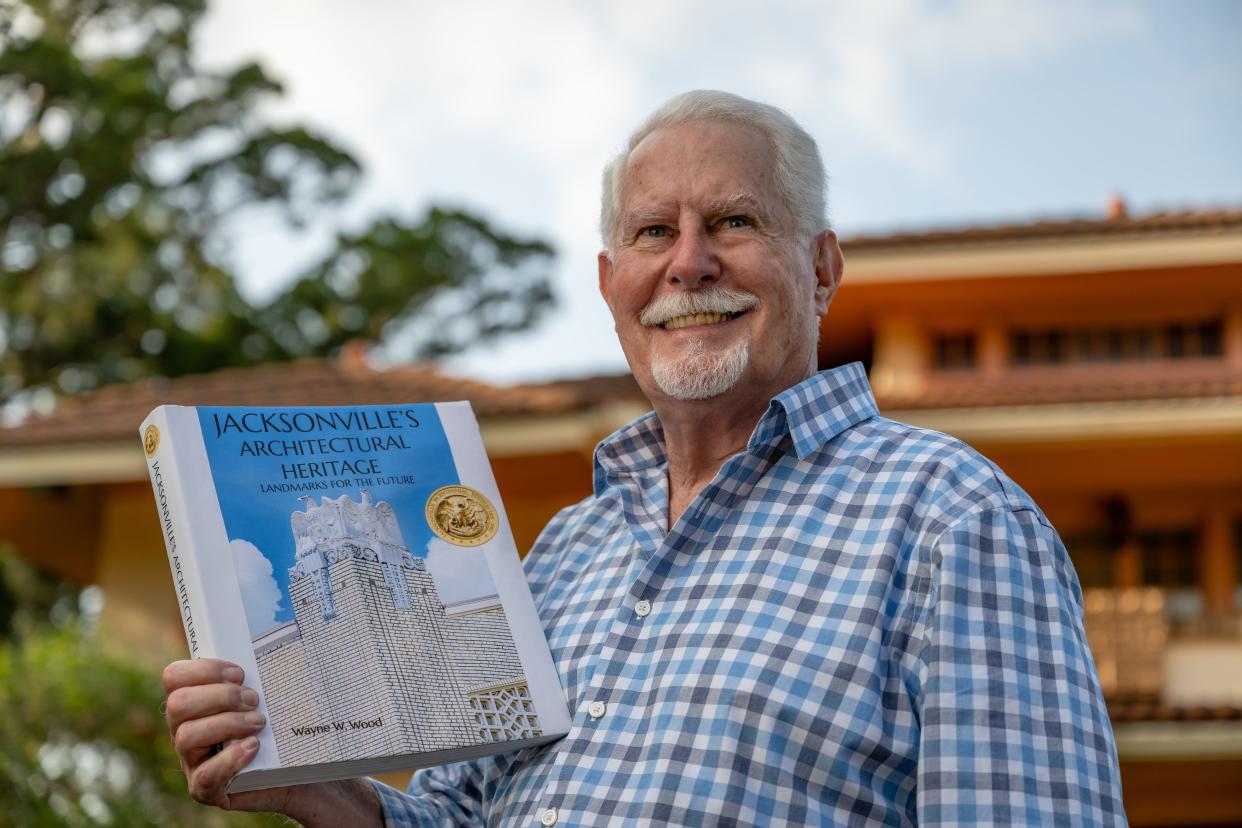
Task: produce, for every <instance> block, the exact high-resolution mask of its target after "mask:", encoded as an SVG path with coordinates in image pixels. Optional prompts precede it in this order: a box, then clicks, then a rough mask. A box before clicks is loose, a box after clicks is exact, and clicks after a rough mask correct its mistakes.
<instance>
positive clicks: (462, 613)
mask: <svg viewBox="0 0 1242 828" xmlns="http://www.w3.org/2000/svg"><path fill="white" fill-rule="evenodd" d="M299 499H300V500H301V501H302V502H303V503H304V505H305V509H304V511H303V510H299V511H294V512H293V513H292V514H291V516H290V525H291V529H292V532H293V538H294V542H295V544H296V564H295V565H294V566H292V567H290V568H289V570H288V572H289V583H288V597H289V600H290V602H291V606H292V609H293V614H294V618H293V620H291V621H286V622H285V623H283V624H280V625H278V626H276V627H273V628H272V629H269V630H267V631H266V632H263V633H262V634H260V635H258V636H256V637H255V638H254V652H255V658H256V660H257V661H258V665H259V673H260V676H261V679H262V684H263V688H264V695H265V701H266V704H267V709H268V715H269V718H270V719H271V722H272V730H273V732H274V734H275V736H276V744H277V748H278V750H279V752H280V757H281V762H282V764H285V765H293V764H307V763H312V762H326V761H340V760H344V759H358V758H364V757H369V756H382V755H391V754H404V753H421V752H426V751H434V750H439V749H446V748H452V747H456V746H460V745H466V744H478V743H483V742H496V741H505V740H509V739H520V738H526V737H532V736H538V735H540V733H541V730H540V726H539V721H538V719H537V716H536V715H535V708H534V704H533V702H532V700H531V697H530V692H529V690H528V687H527V682H526V677H525V675H524V674H523V671H522V665H521V662H520V661H519V659H518V654H517V650H516V648H515V646H514V643H513V637H512V634H511V632H510V629H509V624H508V621H507V619H506V617H505V612H504V608H503V606H502V605H501V603H500V600H499V598H498V597H497V596H496V595H495V594H494V593H495V587H494V584H493V583H492V580H491V576H490V573H488V572H487V567H486V563H484V562H483V561H482V560H481V559H480V568H481V571H480V572H479V573H478V578H479V581H480V582H481V583H483V584H486V585H490V587H491V588H490V589H487V590H484V592H485V593H486V592H490V593H492V594H483V595H480V596H478V597H474V598H469V599H466V600H462V601H457V602H454V603H451V604H449V605H448V606H445V605H444V604H443V603H442V602H441V598H440V592H439V590H437V588H436V578H435V577H434V575H435V573H434V572H431V571H428V561H427V559H426V558H423V557H420V556H415V555H412V554H411V553H410V550H409V549H408V548H407V547H406V545H405V543H404V541H403V539H402V533H401V526H400V525H399V523H398V520H397V515H396V512H395V511H394V510H393V508H392V507H391V506H390V505H389V504H388V503H386V502H384V501H380V502H379V503H376V502H373V500H372V498H371V494H370V492H368V491H367V490H366V489H362V490H361V491H360V501H358V502H355V501H354V500H353V499H351V498H350V497H349V496H348V495H342V496H340V497H338V498H335V499H330V498H327V497H324V498H321V499H320V501H319V502H318V503H316V502H315V500H314V499H313V498H311V497H302V498H299ZM432 566H433V567H434V562H433V563H432Z"/></svg>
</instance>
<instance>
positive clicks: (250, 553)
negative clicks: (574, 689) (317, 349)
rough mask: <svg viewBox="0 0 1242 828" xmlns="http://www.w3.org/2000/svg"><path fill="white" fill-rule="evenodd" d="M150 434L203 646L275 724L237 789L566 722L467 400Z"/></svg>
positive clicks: (511, 738) (161, 420)
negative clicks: (232, 668)
mask: <svg viewBox="0 0 1242 828" xmlns="http://www.w3.org/2000/svg"><path fill="white" fill-rule="evenodd" d="M141 434H142V440H143V448H144V450H145V452H146V456H147V463H148V467H149V471H150V474H151V482H152V486H153V489H154V492H155V499H156V506H157V510H158V512H159V518H160V523H161V526H162V528H163V531H164V536H165V542H166V545H167V548H168V555H169V563H170V566H171V569H172V576H173V585H174V588H175V589H176V592H177V596H178V602H179V604H180V607H181V614H182V621H183V623H184V626H185V630H186V640H187V643H188V645H189V648H190V654H191V656H192V657H215V658H223V659H228V660H230V661H233V662H236V663H237V664H239V665H241V666H242V668H243V669H244V670H245V673H246V685H247V686H250V687H253V688H254V689H255V690H256V691H258V693H259V696H260V699H261V701H260V707H259V709H260V711H261V712H263V713H264V714H265V715H266V716H267V719H268V724H267V726H266V727H265V728H264V730H263V731H262V732H261V733H260V735H259V739H260V748H259V752H258V755H257V756H256V757H255V760H254V762H252V763H251V765H250V766H249V767H248V768H247V769H246V770H244V771H243V772H242V773H240V774H239V775H238V776H237V777H236V778H235V779H234V780H233V781H232V782H231V783H230V786H229V790H230V791H244V790H252V789H255V788H261V787H269V786H274V785H284V784H292V783H296V782H309V781H322V780H326V779H336V778H344V777H350V776H356V775H361V774H364V773H373V772H381V771H386V770H396V769H402V768H412V767H422V766H426V765H432V764H440V763H443V762H450V761H458V760H461V759H466V758H471V757H475V756H480V755H485V754H488V753H497V752H501V751H509V750H517V749H520V748H523V747H530V746H534V745H538V744H543V743H546V742H549V741H552V740H554V739H556V738H559V737H560V736H562V735H564V734H565V733H566V732H567V731H568V729H569V715H568V711H567V709H566V705H565V700H564V694H563V691H562V689H561V686H560V682H559V679H558V677H557V674H556V670H555V667H554V666H553V663H552V658H551V655H550V654H549V652H548V648H547V643H546V640H545V639H544V636H543V631H542V627H541V625H540V623H539V619H538V616H537V614H536V611H535V607H534V604H533V602H532V600H531V596H530V592H529V589H528V588H527V585H526V581H525V578H524V576H523V573H522V569H521V564H520V562H519V560H518V555H517V550H516V548H515V546H514V542H513V538H512V535H511V533H510V531H509V525H508V521H507V519H506V517H505V514H504V508H503V504H502V503H501V501H500V497H499V493H498V491H497V489H496V484H495V480H494V478H493V477H492V473H491V467H490V466H489V464H488V462H487V457H486V454H485V452H484V448H483V443H482V440H481V438H480V436H479V431H478V426H477V423H476V422H475V419H474V415H473V413H472V411H471V410H470V406H469V404H468V403H436V404H410V405H393V406H343V407H291V408H252V407H182V406H160V407H159V408H157V409H155V410H154V411H153V412H151V414H150V415H149V416H148V417H147V419H146V420H145V421H144V422H143V424H142V426H141Z"/></svg>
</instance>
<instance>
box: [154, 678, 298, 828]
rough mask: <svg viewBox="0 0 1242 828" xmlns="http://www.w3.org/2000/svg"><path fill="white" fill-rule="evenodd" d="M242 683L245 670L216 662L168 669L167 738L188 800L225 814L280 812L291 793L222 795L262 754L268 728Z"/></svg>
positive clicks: (256, 702) (256, 700)
mask: <svg viewBox="0 0 1242 828" xmlns="http://www.w3.org/2000/svg"><path fill="white" fill-rule="evenodd" d="M242 678H243V673H242V668H240V667H238V666H237V665H236V664H232V663H230V662H227V661H220V660H219V659H214V658H196V659H194V660H192V661H174V662H173V663H172V664H169V665H168V666H167V667H166V668H164V690H165V691H166V692H167V693H168V706H167V709H166V716H167V718H168V732H169V733H170V734H172V741H173V747H175V748H176V749H177V756H178V757H179V758H180V759H181V770H182V772H183V773H185V779H186V783H187V785H188V786H189V789H190V796H192V797H194V798H195V799H197V800H198V801H199V802H202V803H205V804H207V805H215V806H216V807H219V808H224V809H226V810H242V811H280V810H283V808H284V806H285V805H286V804H287V800H288V798H289V792H290V790H291V789H289V788H276V789H271V790H265V791H253V792H250V793H245V794H233V795H230V794H228V793H225V790H224V787H225V785H227V784H228V782H229V780H230V779H232V778H233V775H234V774H236V773H237V772H238V771H239V770H241V769H242V768H244V767H245V766H246V765H248V764H250V760H252V759H254V755H255V754H256V753H258V751H259V738H258V736H257V735H256V734H258V732H259V731H260V730H262V729H263V725H264V722H265V720H264V717H263V714H261V713H259V712H258V711H257V710H256V709H255V708H257V707H258V705H259V694H258V693H256V692H255V691H254V690H251V689H250V688H248V687H243V686H242ZM221 744H223V745H224V747H223V749H221V748H220V745H221Z"/></svg>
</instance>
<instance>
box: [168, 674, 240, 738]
mask: <svg viewBox="0 0 1242 828" xmlns="http://www.w3.org/2000/svg"><path fill="white" fill-rule="evenodd" d="M258 706H259V694H258V693H256V692H255V691H254V690H252V689H251V688H249V687H240V686H238V685H236V684H205V685H201V686H191V687H181V688H178V689H176V690H173V691H172V692H171V693H169V694H168V705H167V708H166V709H165V716H166V717H167V719H168V729H169V730H170V731H172V732H175V731H176V730H177V728H179V727H180V726H181V725H182V723H184V722H188V721H190V720H191V719H201V718H203V717H205V716H212V715H215V714H216V713H228V712H237V713H245V712H246V711H248V710H254V709H255V708H256V707H258Z"/></svg>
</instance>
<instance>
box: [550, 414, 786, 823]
mask: <svg viewBox="0 0 1242 828" xmlns="http://www.w3.org/2000/svg"><path fill="white" fill-rule="evenodd" d="M773 425H774V424H773V423H771V422H769V421H767V420H766V419H765V420H761V421H760V424H759V426H757V427H756V431H755V434H754V435H753V436H752V440H751V443H750V445H749V446H748V447H747V449H746V450H744V451H742V452H739V453H737V454H735V455H734V456H732V457H730V458H729V459H728V460H726V461H725V462H724V464H723V465H722V466H721V468H720V470H719V472H717V474H716V476H715V477H714V478H713V479H712V481H711V482H710V483H709V484H708V485H707V486H706V487H704V488H703V490H702V491H701V492H699V494H698V495H697V496H696V497H695V499H694V500H693V501H692V502H691V503H690V505H689V506H688V507H687V508H686V511H685V512H684V513H683V514H682V515H681V516H680V517H679V518H678V520H677V522H676V523H675V524H674V525H673V527H672V528H671V529H670V530H669V531H668V532H667V533H666V534H664V535H663V537H660V536H659V534H658V533H656V532H652V531H650V528H649V527H650V526H651V525H652V524H651V523H650V521H652V520H658V521H659V523H658V524H655V525H657V526H663V525H664V524H665V522H666V521H667V512H666V511H665V510H667V504H668V490H667V485H668V483H667V472H666V469H665V467H664V466H659V467H657V468H654V469H647V470H645V471H646V472H647V474H646V475H636V474H628V473H616V474H614V475H612V476H611V479H612V482H613V485H614V486H616V487H617V488H618V489H619V494H620V497H621V501H622V506H623V508H622V512H623V514H624V517H625V522H626V524H627V528H628V529H629V530H630V534H631V536H633V537H634V540H635V542H636V547H637V549H638V554H637V555H636V556H635V560H634V561H633V562H632V566H633V568H635V569H637V570H638V574H637V577H632V578H631V580H630V584H631V585H630V589H629V591H628V593H627V594H626V596H625V598H624V599H623V600H622V602H621V605H620V607H619V608H618V612H617V614H616V616H615V617H614V620H613V623H612V627H611V629H610V631H609V633H608V635H607V636H606V637H605V639H604V642H603V644H601V645H600V649H599V651H598V652H597V653H596V654H595V657H594V660H593V662H594V663H593V665H592V667H591V669H590V671H589V675H590V679H589V680H588V682H587V686H586V687H585V688H584V689H583V691H582V694H581V698H582V700H583V701H585V700H587V699H589V700H590V701H589V702H586V703H585V704H581V703H580V705H579V711H578V713H577V714H576V715H575V717H574V723H573V725H572V727H571V728H570V731H569V733H568V734H567V735H566V736H565V739H564V742H563V744H572V743H574V742H576V741H578V740H579V739H586V740H587V741H591V740H592V739H593V738H599V737H598V736H594V737H593V736H591V735H589V734H590V732H591V731H598V730H599V729H600V728H601V727H606V726H608V725H607V722H608V719H611V718H614V717H616V716H618V715H620V716H624V715H626V711H624V710H612V709H610V699H609V689H610V688H609V687H608V686H607V685H606V682H607V679H608V676H609V669H608V667H609V665H610V664H612V663H614V662H615V661H616V660H617V659H618V657H619V658H621V659H622V660H624V659H625V658H627V657H628V655H629V654H628V652H623V651H622V648H621V647H620V646H619V645H620V642H621V641H622V640H624V639H625V638H627V637H633V636H636V635H638V636H642V635H647V634H649V632H648V630H649V629H650V623H649V622H647V618H648V616H649V615H650V614H651V610H652V605H653V600H654V598H655V596H656V595H658V593H659V589H660V586H661V585H662V583H663V580H664V576H663V575H662V574H660V573H661V572H662V571H667V567H668V566H671V564H672V561H673V559H674V558H676V557H677V556H678V555H682V554H693V552H695V551H696V550H697V549H700V548H702V547H703V546H704V545H705V544H706V543H707V542H708V541H709V540H710V538H711V537H712V536H713V535H714V534H715V529H717V528H718V527H719V522H720V518H721V517H722V516H723V513H724V512H725V511H727V509H728V503H725V502H717V501H719V500H724V501H728V502H732V501H733V500H735V499H736V498H739V497H745V496H746V495H747V494H749V492H750V490H751V488H753V487H754V485H755V483H756V482H758V480H759V479H760V478H761V477H762V476H763V474H764V473H765V472H766V471H767V470H768V469H769V468H771V466H772V465H773V463H774V462H775V460H776V458H777V457H778V456H779V455H780V454H781V452H782V450H783V449H784V448H787V447H788V445H789V438H788V434H787V432H786V433H785V434H783V435H782V434H780V433H777V432H776V431H775V430H774V429H773ZM759 438H762V439H759ZM735 477H736V478H737V479H736V481H735V480H734V478H735ZM653 507H657V508H658V509H659V512H658V513H657V512H656V509H655V508H653ZM643 521H648V523H646V524H645V525H644V524H643ZM703 523H708V524H713V523H714V524H716V526H715V527H713V528H712V529H711V531H707V532H702V531H700V526H701V525H702V524H703ZM636 626H637V629H635V627H636ZM584 714H585V715H584ZM573 769H574V763H573V762H572V761H571V757H570V755H569V751H564V750H562V751H558V752H557V756H556V760H555V762H554V764H553V767H552V768H550V769H549V771H548V780H549V782H548V785H547V786H546V787H545V789H544V797H543V800H542V807H541V811H540V814H541V816H540V820H541V822H542V824H544V825H554V824H556V823H557V822H558V821H563V820H565V819H567V818H568V819H569V820H570V821H571V822H572V821H573V820H572V815H571V814H569V813H567V812H566V811H565V810H564V809H563V808H560V807H558V803H559V801H560V799H561V798H562V794H561V791H562V790H564V788H565V786H566V784H567V783H568V782H569V780H570V775H571V773H572V771H573ZM549 819H550V820H552V821H551V822H548V821H547V820H549Z"/></svg>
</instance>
